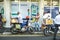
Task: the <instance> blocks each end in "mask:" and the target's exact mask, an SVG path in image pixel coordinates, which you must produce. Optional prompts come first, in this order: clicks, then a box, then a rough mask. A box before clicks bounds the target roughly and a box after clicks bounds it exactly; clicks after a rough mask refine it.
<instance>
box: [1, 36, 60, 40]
mask: <svg viewBox="0 0 60 40" xmlns="http://www.w3.org/2000/svg"><path fill="white" fill-rule="evenodd" d="M56 38H57V40H60V36H57V37H56ZM0 40H53V36H47V37H45V36H22V37H21V36H20V37H19V36H14V37H12V36H11V37H8V36H7V37H1V36H0Z"/></svg>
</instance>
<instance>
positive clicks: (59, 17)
mask: <svg viewBox="0 0 60 40" xmlns="http://www.w3.org/2000/svg"><path fill="white" fill-rule="evenodd" d="M54 22H55V32H54V40H56V34H57V32H58V29H59V28H58V27H59V26H60V12H59V14H58V15H57V16H56V17H55V19H54Z"/></svg>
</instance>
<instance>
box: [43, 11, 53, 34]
mask: <svg viewBox="0 0 60 40" xmlns="http://www.w3.org/2000/svg"><path fill="white" fill-rule="evenodd" d="M43 25H45V26H47V29H48V32H49V33H50V29H51V28H52V25H53V20H52V18H51V13H50V11H48V12H45V13H44V15H43Z"/></svg>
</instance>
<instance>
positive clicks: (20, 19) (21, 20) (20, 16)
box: [17, 12, 23, 27]
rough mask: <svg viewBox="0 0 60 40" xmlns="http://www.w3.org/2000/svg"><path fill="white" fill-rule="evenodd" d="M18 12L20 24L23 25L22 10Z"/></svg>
mask: <svg viewBox="0 0 60 40" xmlns="http://www.w3.org/2000/svg"><path fill="white" fill-rule="evenodd" d="M17 14H18V22H19V23H20V26H21V27H22V23H23V18H22V15H21V13H20V12H18V13H17Z"/></svg>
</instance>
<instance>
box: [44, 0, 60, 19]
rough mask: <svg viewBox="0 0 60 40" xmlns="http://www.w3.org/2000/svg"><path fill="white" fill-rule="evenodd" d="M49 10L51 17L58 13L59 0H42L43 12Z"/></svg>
mask: <svg viewBox="0 0 60 40" xmlns="http://www.w3.org/2000/svg"><path fill="white" fill-rule="evenodd" d="M47 11H50V13H51V15H52V18H55V16H56V15H57V14H58V13H59V0H44V12H47Z"/></svg>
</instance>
